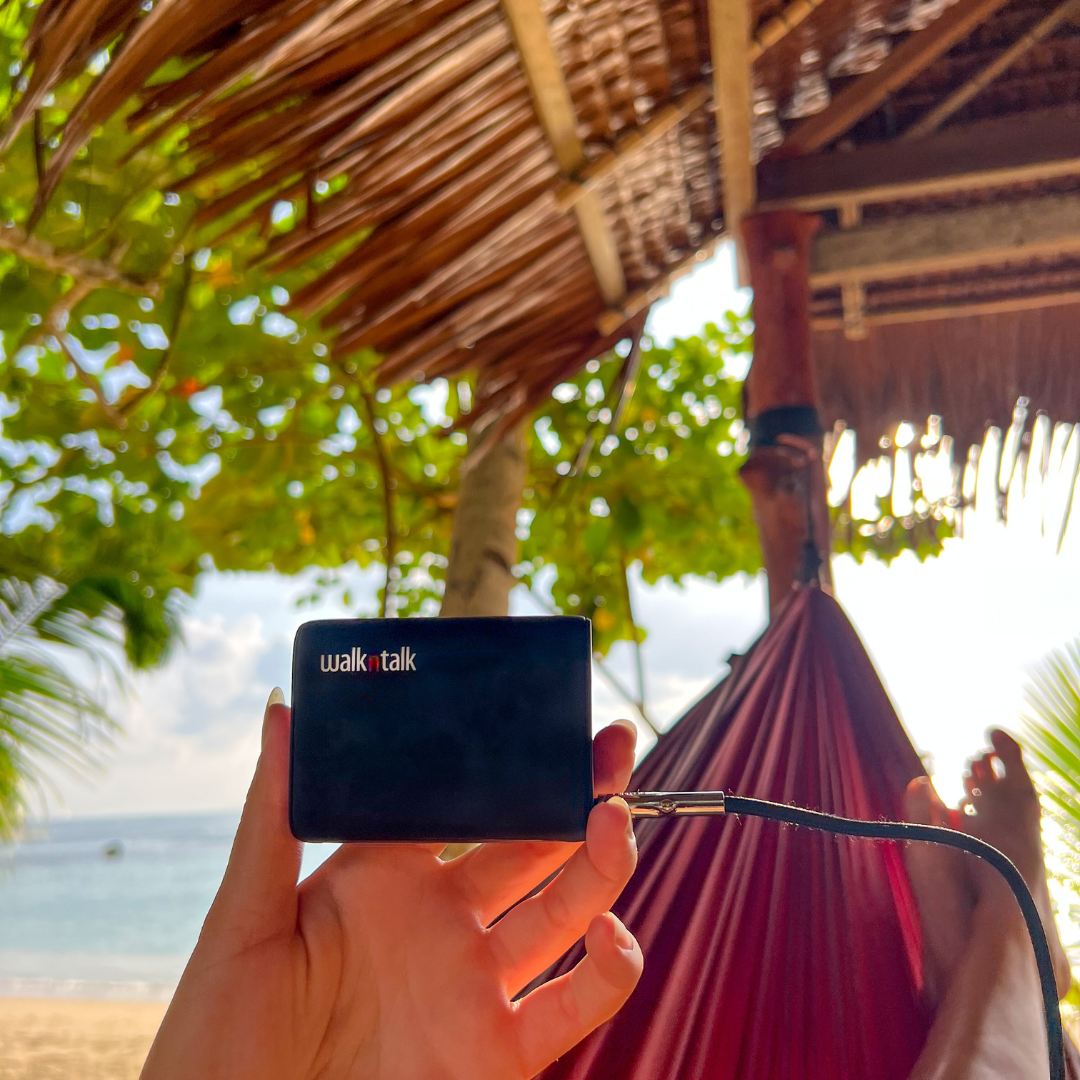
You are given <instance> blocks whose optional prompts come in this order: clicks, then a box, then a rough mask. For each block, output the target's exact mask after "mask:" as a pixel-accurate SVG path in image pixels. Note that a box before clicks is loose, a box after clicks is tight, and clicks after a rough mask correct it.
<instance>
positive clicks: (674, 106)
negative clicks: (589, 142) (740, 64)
mask: <svg viewBox="0 0 1080 1080" xmlns="http://www.w3.org/2000/svg"><path fill="white" fill-rule="evenodd" d="M711 96H712V94H711V91H710V90H709V88H708V87H706V86H694V87H691V88H690V89H689V90H687V91H686V93H685V94H682V95H681V96H680V97H678V98H676V100H675V101H673V102H672V103H671V104H670V105H667V106H665V107H664V108H663V109H661V110H660V111H659V112H658V113H657V114H656V115H655V116H654V117H653V118H652V119H651V120H649V121H648V122H647V123H646V124H643V125H642V126H641V128H639V129H637V130H635V131H631V132H629V133H628V134H626V135H624V136H623V137H622V138H621V139H619V141H618V142H617V143H616V144H615V146H614V148H613V149H612V150H610V151H609V152H608V153H606V154H602V155H601V156H600V157H598V158H597V159H596V160H595V161H591V162H590V163H589V164H588V165H586V166H585V167H584V168H583V169H581V170H580V171H579V172H578V174H577V177H576V178H575V179H574V180H568V181H567V182H566V183H565V184H564V185H563V186H562V189H561V190H560V191H559V192H557V193H556V201H557V202H558V204H559V209H560V210H569V209H571V207H574V206H576V205H577V204H578V202H580V200H581V199H582V197H583V196H584V195H586V194H587V193H588V192H590V191H595V190H596V188H597V187H599V186H600V185H601V184H602V183H603V182H604V181H605V180H607V179H608V177H610V176H611V174H612V173H614V172H615V171H616V170H617V169H618V168H619V166H620V165H622V164H623V163H625V162H626V161H627V160H628V159H631V158H633V157H634V156H635V155H636V154H640V153H641V152H642V151H644V150H647V149H648V148H649V147H650V146H652V145H653V143H655V142H656V141H657V140H658V139H661V138H663V136H665V135H666V134H667V133H668V132H669V131H671V130H672V128H675V127H677V126H678V125H679V124H680V123H681V122H682V121H683V120H685V119H686V117H688V116H689V115H690V114H691V113H693V112H696V111H697V110H698V109H699V108H701V106H702V105H704V104H705V102H707V101H708V100H709V98H710V97H711Z"/></svg>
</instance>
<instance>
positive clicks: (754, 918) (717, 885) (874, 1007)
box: [544, 588, 928, 1080]
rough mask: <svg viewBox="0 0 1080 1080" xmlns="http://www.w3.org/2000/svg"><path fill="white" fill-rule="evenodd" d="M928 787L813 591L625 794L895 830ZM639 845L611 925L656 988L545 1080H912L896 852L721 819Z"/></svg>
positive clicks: (917, 1038)
mask: <svg viewBox="0 0 1080 1080" xmlns="http://www.w3.org/2000/svg"><path fill="white" fill-rule="evenodd" d="M922 772H923V768H922V765H921V763H920V761H919V758H918V756H917V755H916V753H915V751H914V749H913V748H912V746H911V743H910V742H909V741H908V738H907V736H906V734H905V733H904V730H903V728H902V727H901V726H900V721H899V720H898V718H897V716H896V713H895V711H894V710H893V707H892V705H891V704H890V702H889V699H888V696H887V695H886V693H885V690H884V688H883V687H882V685H881V682H880V681H879V679H878V677H877V674H876V672H875V671H874V668H873V665H872V664H871V662H870V658H869V657H868V656H867V654H866V650H865V649H864V648H863V646H862V643H861V642H860V641H859V638H858V636H857V635H856V633H855V631H854V629H853V628H852V626H851V624H850V623H849V622H848V620H847V618H846V617H845V615H844V613H843V611H842V610H841V609H840V607H839V605H838V604H837V603H836V601H834V600H833V599H831V598H830V597H829V596H827V595H825V594H824V593H822V592H821V591H819V590H817V589H805V588H804V589H800V590H798V591H797V592H796V593H795V594H794V595H793V596H792V597H791V599H790V600H788V601H787V602H786V603H785V605H784V606H783V608H782V609H781V611H780V612H779V613H778V615H777V616H776V618H775V620H774V621H773V623H772V625H771V626H770V627H769V628H768V630H766V632H765V634H764V635H763V636H762V638H761V639H760V640H759V641H758V643H757V644H756V645H755V646H754V648H753V650H752V651H751V652H750V654H749V655H747V656H746V657H742V658H739V660H738V661H736V663H735V665H734V667H733V670H732V673H731V674H730V675H729V676H728V677H727V678H726V679H724V680H722V681H721V682H720V683H719V684H718V685H717V686H715V687H714V688H713V689H712V690H710V691H709V692H708V693H707V694H706V695H705V697H704V698H702V699H701V700H700V701H699V702H698V703H697V704H696V705H694V706H693V707H691V709H690V710H689V711H688V712H687V713H686V715H685V716H684V717H683V718H682V719H681V720H680V721H679V722H678V724H676V725H675V727H674V728H673V729H672V730H671V731H670V733H668V734H666V735H664V736H663V737H662V738H661V739H660V742H659V745H658V746H657V747H656V748H655V749H654V750H653V751H652V753H651V754H650V755H649V756H648V757H647V758H646V759H645V760H644V761H643V762H642V764H641V765H640V767H639V768H638V770H637V772H636V773H635V774H634V777H633V782H632V784H631V789H633V790H639V791H648V790H654V791H655V790H669V791H670V790H682V791H695V790H698V791H702V790H717V789H723V790H726V791H728V792H731V793H734V794H739V795H750V796H754V797H757V798H764V799H776V800H780V801H783V802H792V803H796V804H798V805H800V806H805V807H810V808H812V809H815V810H824V811H828V812H832V813H836V814H843V815H845V816H848V817H855V818H868V819H874V818H880V817H889V818H896V817H899V816H900V815H901V798H902V795H903V792H904V789H905V787H906V786H907V784H908V782H909V781H910V780H911V779H912V778H913V777H914V776H917V775H919V774H921V773H922ZM638 841H639V847H640V861H639V865H638V869H637V873H636V874H635V876H634V877H633V879H632V880H631V882H630V884H629V886H628V888H627V889H626V891H625V892H624V894H623V896H622V898H621V899H620V901H619V903H618V905H617V906H616V909H615V910H616V912H617V913H618V914H619V915H620V917H621V918H623V919H624V920H625V922H626V924H627V925H628V926H629V927H630V929H631V930H632V931H633V932H634V934H636V935H637V938H638V940H639V941H640V942H641V946H642V949H643V950H644V953H645V973H644V975H643V976H642V979H641V983H640V984H639V986H638V988H637V990H636V991H635V992H634V994H633V996H632V997H631V998H630V1001H629V1002H628V1003H627V1004H626V1006H625V1007H624V1008H623V1010H622V1011H621V1012H620V1013H619V1014H618V1015H617V1016H616V1017H615V1018H614V1019H613V1020H612V1021H611V1022H610V1023H608V1024H606V1025H605V1026H604V1027H602V1028H601V1029H600V1030H599V1031H597V1032H595V1033H594V1034H593V1035H592V1036H591V1037H590V1038H588V1039H586V1040H585V1042H583V1043H582V1044H580V1045H579V1046H577V1047H576V1048H575V1049H574V1050H573V1051H571V1052H570V1053H569V1054H567V1055H566V1056H565V1057H564V1058H562V1059H561V1060H560V1061H558V1062H556V1063H555V1064H554V1065H553V1066H552V1067H551V1068H550V1069H549V1070H548V1071H547V1072H546V1073H545V1074H544V1076H545V1080H556V1078H560V1080H561V1078H567V1080H569V1078H573V1080H585V1078H592V1080H596V1078H600V1077H604V1078H612V1080H616V1078H617V1080H676V1078H678V1080H705V1078H707V1080H906V1077H907V1076H908V1075H909V1074H910V1072H911V1069H912V1066H913V1064H914V1062H915V1059H916V1057H917V1056H918V1054H919V1051H920V1049H921V1048H922V1045H923V1041H924V1039H925V1037H926V1031H927V1028H928V1018H927V1016H926V1014H925V1012H924V1010H923V1008H922V1006H921V1004H920V995H919V991H920V987H921V981H922V964H921V960H920V927H919V920H918V914H917V911H916V908H915V901H914V898H913V896H912V893H911V888H910V885H909V883H908V879H907V875H906V873H905V871H904V865H903V856H902V852H901V850H900V848H899V847H898V846H897V845H895V844H875V843H871V842H868V841H865V840H848V839H838V838H833V837H828V836H824V835H821V834H816V833H811V832H799V831H797V830H794V829H791V828H788V827H784V826H778V825H775V824H773V823H770V822H763V821H758V820H745V821H733V820H724V819H715V818H694V819H682V820H675V821H670V820H669V821H649V822H643V823H641V824H640V826H639V829H638ZM579 958H580V953H579V952H578V951H575V952H574V953H572V954H569V955H568V956H567V957H564V959H563V960H562V961H560V963H559V964H558V965H557V967H556V969H554V971H553V974H561V973H562V972H563V971H566V970H568V968H569V967H570V966H572V965H573V964H574V963H575V962H576V961H577V960H578V959H579Z"/></svg>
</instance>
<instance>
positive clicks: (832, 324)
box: [810, 289, 1080, 330]
mask: <svg viewBox="0 0 1080 1080" xmlns="http://www.w3.org/2000/svg"><path fill="white" fill-rule="evenodd" d="M1070 304H1078V305H1080V290H1078V289H1071V290H1068V291H1066V292H1053V293H1033V294H1029V295H1025V296H1004V297H1000V298H998V299H996V300H977V301H972V302H971V303H962V304H956V303H949V304H948V305H943V306H941V307H921V308H897V309H895V310H893V311H875V312H873V313H871V314H868V315H866V316H865V318H864V320H863V321H864V323H865V325H866V326H867V327H873V326H896V325H899V324H901V323H921V322H934V321H937V320H939V319H962V318H965V317H969V316H972V315H1003V314H1007V313H1010V312H1014V311H1033V310H1036V309H1038V308H1048V307H1065V306H1068V305H1070ZM810 326H811V328H812V329H814V330H843V329H845V322H844V319H843V318H836V317H830V316H824V317H818V318H813V319H811V320H810Z"/></svg>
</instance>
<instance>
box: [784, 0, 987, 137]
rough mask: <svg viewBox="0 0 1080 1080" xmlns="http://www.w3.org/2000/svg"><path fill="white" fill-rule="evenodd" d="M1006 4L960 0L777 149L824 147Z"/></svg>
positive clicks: (850, 86)
mask: <svg viewBox="0 0 1080 1080" xmlns="http://www.w3.org/2000/svg"><path fill="white" fill-rule="evenodd" d="M1005 3H1006V0H958V2H957V3H955V4H954V5H953V6H952V7H950V8H949V9H948V10H947V11H946V12H945V13H944V14H943V15H940V16H938V18H937V19H936V20H935V21H934V22H933V23H931V24H930V25H929V26H928V27H927V28H926V29H925V30H920V31H919V32H918V33H916V34H912V35H911V36H910V37H909V38H908V39H907V40H906V41H904V42H903V43H902V44H901V45H899V46H898V47H897V48H896V49H894V50H893V51H892V52H891V53H890V54H889V56H888V57H887V58H886V60H885V62H884V63H883V64H882V65H881V67H879V68H877V69H876V70H874V71H871V72H869V73H868V74H866V75H861V76H860V77H859V78H857V79H856V80H855V81H854V82H853V83H851V84H850V85H849V86H848V87H847V88H846V89H844V90H842V91H841V92H840V93H839V94H837V95H836V97H834V98H833V99H832V103H831V104H830V105H829V106H828V108H826V109H825V110H824V111H822V112H819V113H818V114H817V116H811V117H808V118H807V119H806V120H804V121H803V122H802V123H801V124H799V126H798V127H796V128H795V130H794V131H792V132H791V134H790V135H789V136H788V137H787V139H786V140H785V141H784V145H783V147H781V149H780V153H782V154H784V155H794V154H809V153H812V152H813V151H814V150H820V149H821V147H823V146H827V145H828V144H829V143H831V142H832V141H833V140H834V139H837V138H839V136H841V135H843V134H844V132H845V131H847V130H848V128H850V127H851V126H852V125H853V124H856V123H858V121H860V120H861V119H862V118H863V117H864V116H868V115H869V114H870V113H872V112H873V111H874V110H875V109H876V108H877V107H878V106H879V105H880V104H881V103H882V102H883V101H884V100H885V99H886V98H887V97H888V96H889V95H890V94H891V93H893V92H894V91H896V90H899V89H900V87H901V86H903V85H904V84H905V83H908V82H910V81H911V80H912V79H914V78H915V76H916V75H918V74H919V73H920V72H921V71H924V70H925V69H926V68H927V67H929V66H930V64H932V63H933V62H934V61H935V60H936V59H937V58H938V57H939V56H941V55H942V54H943V53H945V52H948V51H949V49H951V48H952V47H953V46H954V45H955V44H956V43H957V42H959V41H962V40H963V39H964V38H966V37H967V36H968V34H970V33H971V32H972V30H974V29H975V28H976V27H977V26H978V25H979V24H980V23H982V22H985V21H986V20H987V19H988V18H989V17H990V16H991V15H993V13H994V12H995V11H997V10H998V8H1000V7H1002V6H1004V4H1005Z"/></svg>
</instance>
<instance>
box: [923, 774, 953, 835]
mask: <svg viewBox="0 0 1080 1080" xmlns="http://www.w3.org/2000/svg"><path fill="white" fill-rule="evenodd" d="M926 785H927V787H928V788H929V789H930V824H931V825H936V826H937V827H938V828H939V829H955V828H956V824H955V813H954V812H953V811H952V810H950V809H949V808H948V807H947V806H946V805H945V803H944V802H942V799H941V796H940V795H939V794H938V793H937V789H936V788H935V787H934V783H933V781H932V780H930V779H927V781H926Z"/></svg>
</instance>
